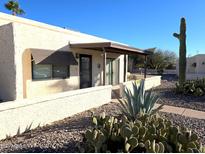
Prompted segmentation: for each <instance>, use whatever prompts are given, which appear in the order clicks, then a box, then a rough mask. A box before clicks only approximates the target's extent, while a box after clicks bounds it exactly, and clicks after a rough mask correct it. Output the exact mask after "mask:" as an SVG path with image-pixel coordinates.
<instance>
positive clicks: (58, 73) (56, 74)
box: [53, 65, 70, 79]
mask: <svg viewBox="0 0 205 154" xmlns="http://www.w3.org/2000/svg"><path fill="white" fill-rule="evenodd" d="M69 72H70V71H69V67H68V66H65V65H53V78H63V79H65V78H67V77H69Z"/></svg>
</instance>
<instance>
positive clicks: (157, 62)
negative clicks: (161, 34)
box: [129, 49, 177, 72]
mask: <svg viewBox="0 0 205 154" xmlns="http://www.w3.org/2000/svg"><path fill="white" fill-rule="evenodd" d="M130 59H131V61H129V64H130V63H132V65H129V66H130V67H132V68H130V69H129V70H132V69H133V68H134V67H137V68H143V67H144V56H140V55H139V56H130V57H129V60H130ZM176 59H177V56H176V53H175V52H173V51H169V50H161V49H155V50H154V52H153V54H151V55H149V56H148V57H147V67H148V68H149V69H156V70H157V71H162V70H163V69H175V66H176ZM131 72H132V71H131Z"/></svg>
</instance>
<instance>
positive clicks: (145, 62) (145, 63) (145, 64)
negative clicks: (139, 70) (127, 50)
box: [144, 55, 147, 79]
mask: <svg viewBox="0 0 205 154" xmlns="http://www.w3.org/2000/svg"><path fill="white" fill-rule="evenodd" d="M146 77H147V55H145V60H144V79H146Z"/></svg>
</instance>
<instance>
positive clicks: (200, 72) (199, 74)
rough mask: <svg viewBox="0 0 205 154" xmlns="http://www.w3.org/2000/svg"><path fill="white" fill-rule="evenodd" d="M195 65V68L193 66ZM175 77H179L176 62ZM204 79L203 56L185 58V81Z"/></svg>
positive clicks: (204, 57) (204, 56)
mask: <svg viewBox="0 0 205 154" xmlns="http://www.w3.org/2000/svg"><path fill="white" fill-rule="evenodd" d="M193 63H196V67H194V66H193ZM176 66H177V68H176V70H177V75H179V65H178V61H177V65H176ZM197 78H205V54H198V55H195V56H193V57H188V58H187V68H186V79H187V80H193V79H197Z"/></svg>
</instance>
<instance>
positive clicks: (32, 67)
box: [31, 58, 70, 81]
mask: <svg viewBox="0 0 205 154" xmlns="http://www.w3.org/2000/svg"><path fill="white" fill-rule="evenodd" d="M34 65H38V64H35V63H34V60H33V58H31V73H32V81H44V80H56V79H58V80H63V79H69V78H70V65H61V66H65V67H67V70H68V71H67V73H66V74H67V76H66V77H65V78H60V77H53V71H54V69H53V68H54V67H53V66H58V65H53V64H45V65H50V66H51V67H50V68H51V77H49V78H41V79H35V78H34V72H33V71H34ZM41 65H44V64H41Z"/></svg>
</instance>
